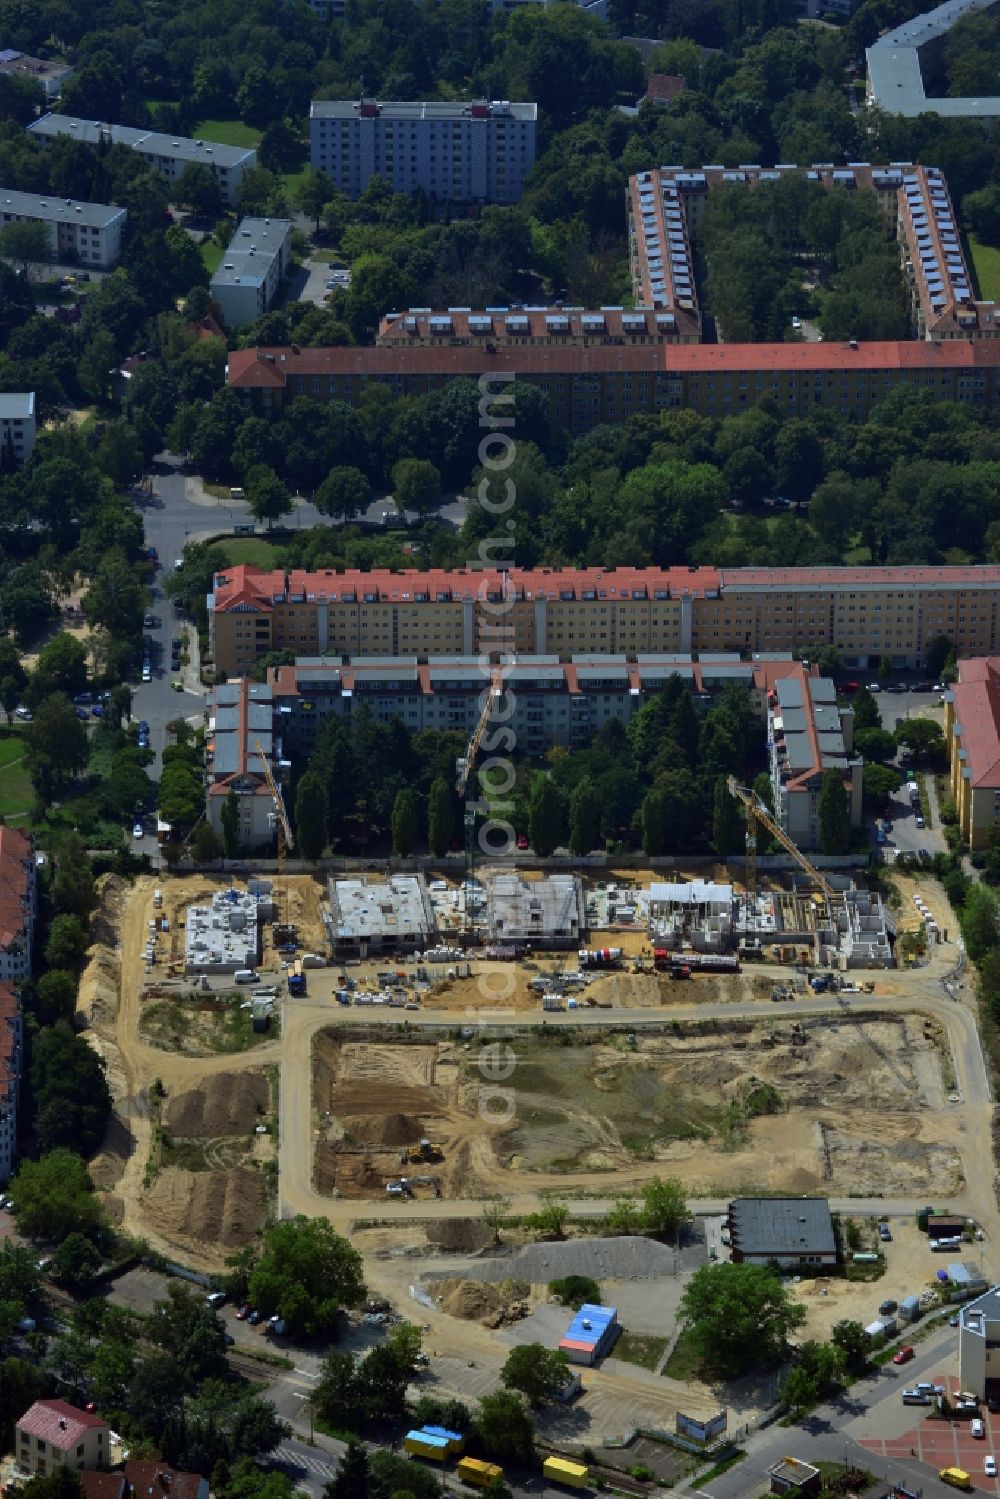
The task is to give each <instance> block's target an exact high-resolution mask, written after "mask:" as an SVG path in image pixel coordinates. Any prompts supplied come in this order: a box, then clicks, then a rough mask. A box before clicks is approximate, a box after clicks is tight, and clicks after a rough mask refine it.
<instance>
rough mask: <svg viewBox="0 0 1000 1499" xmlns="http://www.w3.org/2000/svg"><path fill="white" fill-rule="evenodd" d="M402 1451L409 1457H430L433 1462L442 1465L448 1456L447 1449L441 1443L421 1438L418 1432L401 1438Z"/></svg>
mask: <svg viewBox="0 0 1000 1499" xmlns="http://www.w3.org/2000/svg"><path fill="white" fill-rule="evenodd" d="M403 1450H404V1451H405V1452H408V1453H409V1454H410V1456H411V1457H431V1458H433V1459H434V1461H435V1462H438V1463H443V1462H444V1460H445V1458H446V1457H447V1456H448V1448H447V1447H446V1446H445V1444H444V1443H443V1442H441V1443H437V1442H431V1441H428V1440H427V1439H426V1438H425V1437H421V1436H420V1434H419V1432H411V1433H410V1435H409V1436H407V1437H404V1438H403Z"/></svg>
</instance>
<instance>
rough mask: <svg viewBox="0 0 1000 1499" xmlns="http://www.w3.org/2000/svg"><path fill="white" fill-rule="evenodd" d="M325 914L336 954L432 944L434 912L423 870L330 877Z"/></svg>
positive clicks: (359, 955) (363, 954)
mask: <svg viewBox="0 0 1000 1499" xmlns="http://www.w3.org/2000/svg"><path fill="white" fill-rule="evenodd" d="M327 888H328V891H329V901H330V911H329V915H328V916H327V918H326V924H327V930H328V932H329V936H330V948H331V952H332V954H333V956H334V958H367V957H373V956H375V955H376V954H379V953H403V952H417V951H421V950H422V949H423V948H425V947H427V946H429V945H430V944H431V939H432V938H433V936H434V931H435V922H434V912H433V910H432V907H431V901H430V896H429V894H428V892H427V886H426V883H425V881H424V879H423V877H422V876H421V875H413V874H397V875H393V877H392V878H391V879H390V880H364V879H356V880H338V879H331V880H330V881H329V882H328V887H327Z"/></svg>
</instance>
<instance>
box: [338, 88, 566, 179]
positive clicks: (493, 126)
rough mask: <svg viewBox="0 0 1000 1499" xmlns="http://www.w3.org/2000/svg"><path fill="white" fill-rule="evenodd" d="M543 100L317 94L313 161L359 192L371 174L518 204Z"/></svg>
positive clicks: (530, 162)
mask: <svg viewBox="0 0 1000 1499" xmlns="http://www.w3.org/2000/svg"><path fill="white" fill-rule="evenodd" d="M537 123H538V105H537V104H526V103H511V102H510V101H509V100H507V99H502V100H490V101H486V100H483V101H479V102H477V101H473V102H469V103H463V102H461V101H460V100H456V101H442V100H434V101H431V102H421V101H419V100H375V99H361V100H359V101H357V102H352V101H351V100H349V99H314V100H313V102H312V104H311V105H310V108H309V160H310V164H311V166H312V168H313V170H314V171H317V172H320V171H322V172H325V173H326V174H327V176H328V177H329V178H330V180H331V181H332V182H333V184H334V186H335V187H338V188H340V189H341V191H343V192H345V193H347V194H348V196H349V197H352V198H359V197H360V196H361V194H362V193H363V192H364V191H365V189H366V188H367V186H368V184H369V182H370V181H371V179H372V178H373V177H376V176H377V177H380V178H382V179H383V180H384V181H385V182H387V183H388V184H389V186H390V187H391V188H392V189H393V191H394V192H397V193H415V192H424V193H426V194H427V195H428V197H431V198H435V199H437V200H438V201H442V202H452V203H516V202H517V201H518V199H519V198H520V196H521V191H522V188H523V186H524V179H525V177H526V176H527V175H528V173H529V172H530V171H531V168H532V167H533V166H534V164H535V131H536V127H537Z"/></svg>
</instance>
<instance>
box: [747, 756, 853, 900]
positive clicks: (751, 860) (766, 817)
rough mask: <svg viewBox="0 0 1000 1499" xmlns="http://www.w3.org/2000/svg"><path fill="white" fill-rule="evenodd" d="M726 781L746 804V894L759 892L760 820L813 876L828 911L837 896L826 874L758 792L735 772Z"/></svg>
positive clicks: (808, 873) (811, 876)
mask: <svg viewBox="0 0 1000 1499" xmlns="http://www.w3.org/2000/svg"><path fill="white" fill-rule="evenodd" d="M726 785H727V787H728V789H729V795H730V796H733V797H735V798H736V800H737V801H738V802H742V803H743V806H744V807H745V808H746V814H747V836H746V849H747V870H746V885H747V894H748V895H749V897H750V899H751V900H752V899H753V897H754V896H755V895H756V894H757V824H758V823H761V824H762V825H763V826H764V827H765V828H767V831H768V832H769V833H770V834H771V836H772V838H777V840H778V842H779V843H780V844H781V846H782V848H783V849H785V850H786V851H787V852H788V853H790V854H791V856H792V858H793V859H794V860H795V861H796V863H797V864H798V865H800V867H801V868H802V869H804V870H805V872H806V874H807V875H808V876H809V878H810V880H811V881H812V882H813V884H814V885H815V886H816V887H817V889H818V890H819V891H820V892H821V894H822V896H823V899H824V900H825V901H826V905H827V910H828V911H829V910H830V907H831V904H832V902H833V898H834V895H833V888H832V886H831V885H830V884H829V883H828V882H827V881H826V880H825V879H824V878H823V876H822V875H821V874H820V872H819V870H818V869H817V868H816V866H815V864H811V863H810V862H809V860H808V859H807V858H806V856H805V854H804V853H802V851H801V849H799V848H796V846H795V844H794V843H793V842H792V840H791V838H789V836H788V834H787V833H786V832H785V830H784V828H783V827H782V826H781V824H780V823H779V822H776V821H775V819H774V818H773V817H772V815H771V813H770V811H769V810H768V808H767V807H765V805H764V803H763V802H762V801H761V799H760V797H759V796H758V795H757V794H756V792H754V791H750V790H748V788H747V787H746V786H741V785H740V783H739V782H738V781H737V779H736V777H735V776H730V777H729V779H728V780H727V782H726Z"/></svg>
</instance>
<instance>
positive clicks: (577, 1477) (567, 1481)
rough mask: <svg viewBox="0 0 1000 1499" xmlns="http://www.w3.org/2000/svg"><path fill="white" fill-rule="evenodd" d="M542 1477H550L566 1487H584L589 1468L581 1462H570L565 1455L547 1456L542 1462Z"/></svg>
mask: <svg viewBox="0 0 1000 1499" xmlns="http://www.w3.org/2000/svg"><path fill="white" fill-rule="evenodd" d="M542 1477H543V1478H551V1480H552V1482H553V1483H561V1484H563V1485H564V1486H565V1487H566V1488H568V1489H585V1488H586V1487H587V1481H588V1479H589V1478H590V1469H589V1468H585V1467H584V1466H583V1464H582V1463H571V1462H570V1461H569V1459H568V1458H565V1457H547V1458H546V1459H545V1461H544V1463H543V1464H542Z"/></svg>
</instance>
